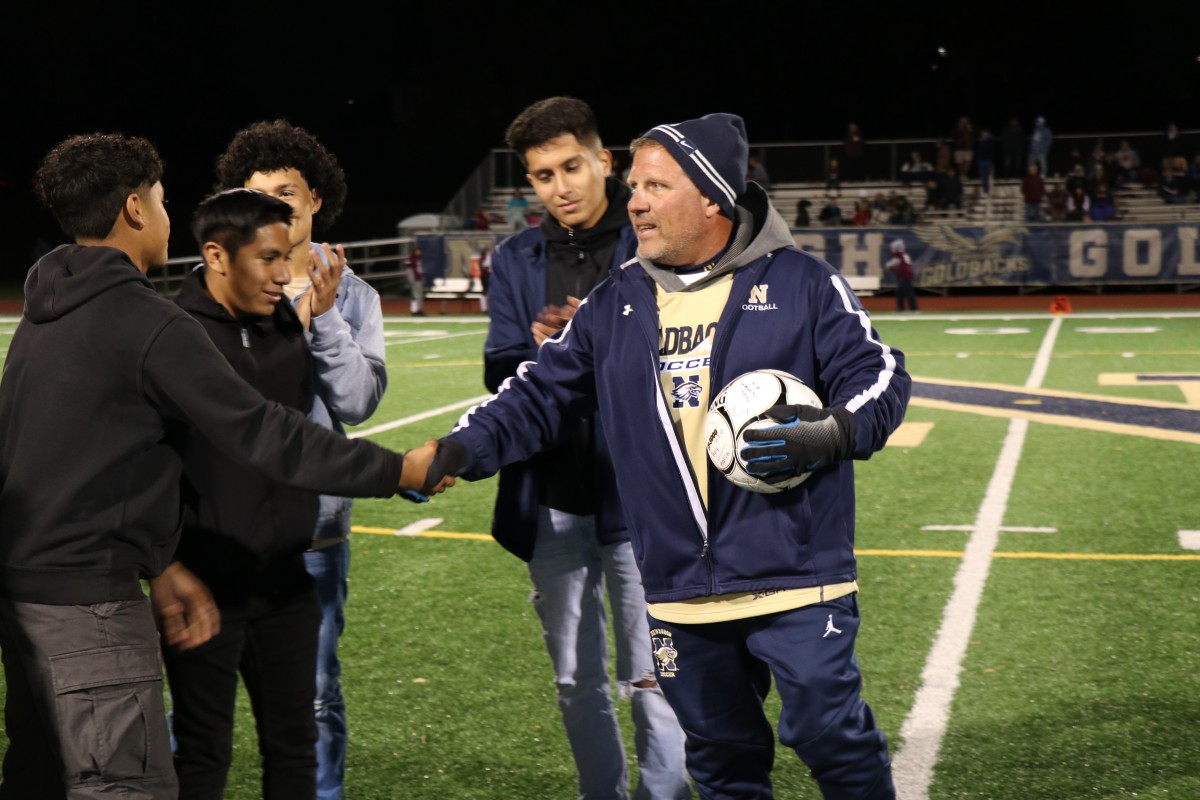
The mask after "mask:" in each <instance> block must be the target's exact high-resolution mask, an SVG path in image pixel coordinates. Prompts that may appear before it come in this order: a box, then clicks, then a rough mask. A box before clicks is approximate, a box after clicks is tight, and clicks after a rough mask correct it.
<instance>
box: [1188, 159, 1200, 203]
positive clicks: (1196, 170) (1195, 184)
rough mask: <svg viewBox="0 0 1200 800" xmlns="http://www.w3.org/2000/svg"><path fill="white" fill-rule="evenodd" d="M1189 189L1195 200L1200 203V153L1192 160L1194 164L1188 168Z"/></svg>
mask: <svg viewBox="0 0 1200 800" xmlns="http://www.w3.org/2000/svg"><path fill="white" fill-rule="evenodd" d="M1187 188H1188V191H1189V192H1191V193H1192V194H1194V195H1195V199H1196V200H1198V201H1200V153H1197V154H1196V155H1195V157H1194V158H1192V163H1191V164H1190V165H1189V166H1188V171H1187Z"/></svg>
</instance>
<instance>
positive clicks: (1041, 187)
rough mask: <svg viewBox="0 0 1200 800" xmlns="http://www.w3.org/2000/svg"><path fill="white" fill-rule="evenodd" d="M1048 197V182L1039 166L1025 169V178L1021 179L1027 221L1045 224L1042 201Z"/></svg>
mask: <svg viewBox="0 0 1200 800" xmlns="http://www.w3.org/2000/svg"><path fill="white" fill-rule="evenodd" d="M1045 197H1046V180H1045V179H1044V178H1043V177H1042V173H1041V171H1040V170H1039V169H1038V165H1037V164H1033V163H1031V164H1029V165H1028V166H1026V167H1025V177H1024V178H1022V179H1021V198H1022V199H1023V200H1024V201H1025V221H1026V222H1044V221H1045V217H1043V216H1042V200H1044V199H1045Z"/></svg>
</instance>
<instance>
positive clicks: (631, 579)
mask: <svg viewBox="0 0 1200 800" xmlns="http://www.w3.org/2000/svg"><path fill="white" fill-rule="evenodd" d="M529 577H530V579H531V580H532V581H533V589H534V592H533V597H532V602H533V605H534V608H535V609H536V610H537V613H538V617H539V618H540V619H541V621H542V632H543V636H544V638H545V641H546V649H547V650H549V652H550V660H551V662H552V663H553V665H554V674H555V686H556V689H557V694H558V706H559V710H560V711H561V713H562V720H563V726H564V728H565V729H566V733H567V740H568V742H569V743H570V745H571V752H572V754H573V755H574V758H575V767H576V770H577V771H578V772H579V800H614V799H615V800H626V798H629V797H630V793H629V768H628V764H627V763H626V759H625V746H624V744H623V742H622V739H621V731H620V728H619V726H618V724H617V715H616V709H615V708H614V704H613V698H612V692H611V691H610V688H609V678H608V643H607V642H608V638H607V630H606V629H607V616H606V612H605V605H604V596H603V595H604V589H605V588H606V587H607V589H608V597H609V602H610V604H611V605H612V613H613V635H614V640H615V642H616V650H617V668H616V674H617V683H618V687H619V691H620V694H621V696H622V697H623V698H624V697H628V698H629V699H630V706H631V710H630V715H631V717H632V719H633V724H634V729H635V734H634V748H635V751H636V753H637V759H638V785H637V787H636V788H635V790H634V792H633V795H632V797H633V798H634V800H687V799H688V798H691V797H692V790H691V785H690V783H689V781H688V777H687V771H686V768H685V766H684V744H683V732H682V730H680V727H679V723H678V722H677V721H676V719H675V714H674V712H672V711H671V707H670V706H669V705H668V704H667V701H666V699H665V698H664V697H663V695H662V691H661V690H660V689H659V688H658V687H657V686H649V687H647V686H637V685H636V684H638V683H642V682H645V681H653V680H654V658H653V655H652V654H651V651H650V633H649V628H648V627H647V624H646V597H645V593H644V592H643V591H642V581H641V574H640V573H639V572H638V569H637V564H636V563H635V562H634V558H633V547H632V545H630V544H629V542H619V543H617V544H610V545H601V544H600V543H599V542H598V541H597V540H596V531H595V518H594V517H590V516H589V517H580V516H575V515H573V514H568V513H565V512H562V511H556V510H553V509H549V508H544V507H543V508H539V509H538V531H537V544H536V545H535V547H534V553H533V559H532V560H531V561H530V562H529Z"/></svg>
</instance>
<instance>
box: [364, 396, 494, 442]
mask: <svg viewBox="0 0 1200 800" xmlns="http://www.w3.org/2000/svg"><path fill="white" fill-rule="evenodd" d="M489 397H491V395H490V394H481V395H479V396H478V397H472V398H470V399H469V400H460V401H458V402H457V403H451V404H450V405H448V406H441V407H439V408H431V409H429V410H428V411H422V412H421V413H420V414H413V415H412V416H411V417H402V418H401V419H394V420H392V421H391V422H385V423H383V424H382V425H373V426H371V427H370V428H363V429H362V430H360V431H353V432H351V433H349V434H348V437H349V438H351V439H358V438H359V437H362V436H373V435H374V434H376V433H383V432H384V431H390V430H392V429H393V428H399V427H401V426H404V425H410V424H412V423H414V422H420V421H421V420H423V419H429V418H430V417H440V416H441V415H442V414H445V413H446V412H448V411H457V410H458V409H460V408H468V407H470V406H474V405H478V404H479V403H482V402H483V401H484V400H487V399H488V398H489Z"/></svg>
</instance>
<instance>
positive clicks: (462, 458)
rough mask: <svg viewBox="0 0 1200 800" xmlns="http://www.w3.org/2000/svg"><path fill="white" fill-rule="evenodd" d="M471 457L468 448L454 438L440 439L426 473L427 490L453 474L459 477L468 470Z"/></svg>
mask: <svg viewBox="0 0 1200 800" xmlns="http://www.w3.org/2000/svg"><path fill="white" fill-rule="evenodd" d="M470 464H471V459H470V457H469V456H468V455H467V448H466V447H464V446H463V445H462V444H461V443H460V442H457V441H455V440H454V439H438V449H437V452H436V453H434V454H433V459H432V460H431V461H430V462H429V471H428V472H427V473H425V491H427V492H428V491H431V490H432V489H433V487H435V486H437V485H438V484H439V483H441V482H442V478H444V477H446V476H447V475H452V476H454V477H455V478H457V477H458V476H459V475H462V474H463V473H464V472H466V471H467V467H468V466H470Z"/></svg>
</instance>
